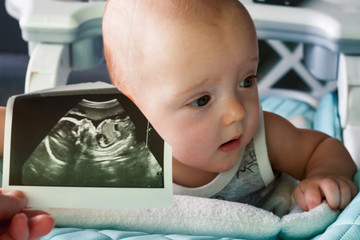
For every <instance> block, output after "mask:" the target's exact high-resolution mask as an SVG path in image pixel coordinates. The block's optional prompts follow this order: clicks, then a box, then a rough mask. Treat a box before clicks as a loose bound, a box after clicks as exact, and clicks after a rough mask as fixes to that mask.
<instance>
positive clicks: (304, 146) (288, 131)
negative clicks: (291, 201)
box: [265, 113, 357, 210]
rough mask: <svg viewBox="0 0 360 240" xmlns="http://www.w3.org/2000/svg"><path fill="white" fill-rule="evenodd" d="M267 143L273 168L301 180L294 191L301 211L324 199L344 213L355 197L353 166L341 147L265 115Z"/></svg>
mask: <svg viewBox="0 0 360 240" xmlns="http://www.w3.org/2000/svg"><path fill="white" fill-rule="evenodd" d="M265 128H266V139H267V146H268V152H269V158H270V161H271V164H272V167H273V168H274V169H276V170H278V171H280V172H285V173H288V174H290V175H291V176H293V177H295V178H296V179H299V180H302V181H301V182H300V183H299V185H298V186H297V187H296V189H295V191H294V197H295V200H296V202H297V203H298V204H299V205H300V206H301V207H302V208H303V209H306V210H308V209H311V208H314V207H316V206H317V205H319V204H320V203H321V202H322V200H323V198H325V199H326V200H327V202H328V203H329V205H330V207H331V208H333V209H343V208H344V207H346V205H347V204H348V203H349V202H350V201H351V199H352V198H353V197H354V196H355V194H356V193H357V188H356V186H355V184H354V183H353V182H352V178H353V176H354V174H355V172H356V166H355V164H354V162H353V160H352V158H351V156H350V154H349V153H348V151H347V150H346V148H345V147H344V146H343V144H342V143H341V142H340V141H338V140H337V139H335V138H332V137H329V136H328V135H326V134H323V133H320V132H318V131H313V130H306V129H297V128H295V127H294V126H293V125H292V124H291V123H289V122H288V121H287V120H285V119H283V118H281V117H279V116H277V115H275V114H271V113H265Z"/></svg>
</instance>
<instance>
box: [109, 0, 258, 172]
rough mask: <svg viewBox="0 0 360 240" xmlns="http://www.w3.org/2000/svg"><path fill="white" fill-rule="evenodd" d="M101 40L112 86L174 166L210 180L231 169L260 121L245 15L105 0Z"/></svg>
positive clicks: (160, 1)
mask: <svg viewBox="0 0 360 240" xmlns="http://www.w3.org/2000/svg"><path fill="white" fill-rule="evenodd" d="M103 35H104V48H105V56H106V60H107V64H108V68H109V73H110V76H111V79H112V82H113V83H114V85H116V86H117V87H118V88H119V89H120V90H121V91H122V92H123V93H125V94H126V95H128V96H129V97H131V98H132V99H133V101H134V102H135V104H136V105H137V106H138V107H139V108H140V110H142V111H143V113H144V114H145V116H146V117H147V118H148V119H149V120H150V122H151V123H152V125H153V126H154V127H155V129H156V130H157V131H158V132H159V134H160V135H161V136H162V137H163V138H164V139H165V140H166V141H167V142H168V143H169V144H170V145H171V146H172V147H173V155H174V157H175V159H177V160H179V163H181V164H184V165H186V166H190V167H194V168H197V169H205V171H208V172H221V171H226V170H228V169H229V168H230V167H232V166H233V164H234V161H236V159H237V155H238V154H239V153H240V151H241V149H242V148H243V147H244V146H245V145H246V144H247V143H248V142H249V141H250V140H251V138H252V137H253V135H254V133H255V130H256V127H257V123H258V118H259V102H258V93H257V88H256V79H255V75H256V71H257V63H258V47H257V38H256V32H255V28H254V25H253V22H252V20H251V18H250V16H249V14H248V12H247V11H246V10H245V8H244V7H243V6H242V5H241V4H240V3H239V2H238V1H236V0H211V1H204V0H187V1H182V0H109V1H108V3H107V7H106V11H105V14H104V21H103ZM194 159H195V161H194ZM219 159H221V161H220V160H219ZM227 159H229V160H227ZM234 159H235V160H234Z"/></svg>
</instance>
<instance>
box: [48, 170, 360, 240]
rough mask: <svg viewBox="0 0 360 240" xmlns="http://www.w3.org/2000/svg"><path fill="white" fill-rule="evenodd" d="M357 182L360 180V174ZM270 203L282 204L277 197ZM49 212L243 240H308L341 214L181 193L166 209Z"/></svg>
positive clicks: (79, 220)
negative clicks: (280, 210) (283, 210)
mask: <svg viewBox="0 0 360 240" xmlns="http://www.w3.org/2000/svg"><path fill="white" fill-rule="evenodd" d="M355 182H356V183H357V184H358V185H359V183H360V173H359V172H358V173H357V175H356V176H355ZM280 192H281V194H284V191H280ZM114 201H116V199H114ZM271 202H272V203H275V204H277V203H279V202H278V199H277V198H275V199H273V200H272V201H271ZM280 202H281V201H280ZM46 211H48V212H49V213H50V214H52V215H53V216H54V217H55V219H56V223H57V224H56V225H57V227H71V228H82V229H89V228H92V229H108V230H123V231H137V232H139V231H141V232H146V233H149V234H155V233H158V234H171V233H176V234H187V235H199V236H217V237H228V238H244V239H277V238H285V239H308V238H311V237H313V236H316V235H318V234H320V233H322V232H324V231H325V229H326V228H327V227H328V226H329V225H330V224H331V223H332V222H334V221H335V220H336V218H337V216H338V214H339V211H332V210H331V209H330V208H329V206H328V204H327V203H326V202H324V203H322V204H321V205H319V206H318V207H316V208H314V209H312V210H310V211H303V210H301V209H300V208H299V207H295V208H294V209H293V210H292V211H291V212H290V213H289V214H286V215H284V216H282V217H278V216H276V215H274V214H273V213H271V212H269V211H266V210H263V209H260V208H256V207H254V206H250V205H247V204H241V203H235V202H229V201H223V200H217V199H208V198H199V197H191V196H181V195H175V196H174V203H173V205H172V206H170V207H165V208H152V209H60V208H51V209H47V210H46Z"/></svg>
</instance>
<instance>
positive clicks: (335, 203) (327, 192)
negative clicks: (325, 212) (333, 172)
mask: <svg viewBox="0 0 360 240" xmlns="http://www.w3.org/2000/svg"><path fill="white" fill-rule="evenodd" d="M339 184H340V182H339V183H338V182H336V181H334V180H332V179H330V178H326V179H323V180H322V181H320V182H319V188H320V190H321V192H322V193H323V196H324V197H325V199H326V201H327V203H328V204H329V206H330V208H331V209H333V210H336V209H339V208H340V206H341V205H342V203H341V202H342V200H345V202H346V201H347V200H346V199H344V197H345V196H346V195H347V194H348V193H350V192H348V191H347V190H345V189H344V192H343V194H344V196H342V193H341V190H340V189H341V187H340V185H339ZM350 196H351V193H350ZM347 203H349V202H347Z"/></svg>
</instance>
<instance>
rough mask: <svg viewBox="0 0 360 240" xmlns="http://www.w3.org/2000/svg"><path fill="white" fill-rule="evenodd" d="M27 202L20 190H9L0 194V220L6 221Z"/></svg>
mask: <svg viewBox="0 0 360 240" xmlns="http://www.w3.org/2000/svg"><path fill="white" fill-rule="evenodd" d="M26 204H27V199H26V197H25V194H24V193H23V192H20V191H10V192H8V193H6V194H3V195H0V222H2V221H8V220H9V219H11V218H12V217H13V216H14V215H15V214H17V213H19V212H20V211H21V210H22V209H23V208H24V207H25V206H26Z"/></svg>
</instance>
